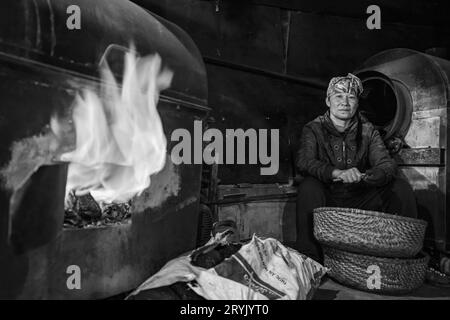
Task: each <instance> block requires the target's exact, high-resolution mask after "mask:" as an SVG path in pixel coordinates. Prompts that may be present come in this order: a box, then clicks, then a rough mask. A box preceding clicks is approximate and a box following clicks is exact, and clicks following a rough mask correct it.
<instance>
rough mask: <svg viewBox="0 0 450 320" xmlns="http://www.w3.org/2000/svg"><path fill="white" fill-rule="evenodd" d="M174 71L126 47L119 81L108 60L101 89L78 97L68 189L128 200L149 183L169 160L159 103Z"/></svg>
mask: <svg viewBox="0 0 450 320" xmlns="http://www.w3.org/2000/svg"><path fill="white" fill-rule="evenodd" d="M172 76H173V73H172V72H171V71H169V70H167V69H162V67H161V58H160V57H159V55H157V54H156V55H153V56H147V57H143V58H138V57H137V56H136V55H135V54H133V53H131V52H128V53H126V56H125V67H124V76H123V81H122V86H121V87H120V86H118V84H117V82H116V79H115V78H114V76H113V73H112V72H111V70H110V69H109V67H108V66H106V67H104V68H103V69H102V70H101V77H102V82H101V85H100V87H99V89H98V90H92V89H85V90H84V92H83V94H82V95H78V96H77V97H76V100H75V106H74V109H73V122H74V125H75V131H76V148H75V150H73V151H71V152H68V153H65V154H63V155H62V156H61V160H62V161H67V162H70V165H69V171H68V177H67V186H66V193H68V192H70V191H71V190H74V191H75V193H76V194H77V195H83V194H86V193H91V195H92V196H93V197H94V199H95V200H96V201H97V202H100V203H102V202H104V203H111V202H125V201H128V200H129V199H131V198H132V197H133V196H135V195H137V194H139V193H140V192H142V191H143V190H144V189H146V188H147V187H148V186H149V185H150V176H151V175H152V174H155V173H157V172H159V171H161V170H162V168H163V167H164V165H165V160H166V145H167V141H166V137H165V135H164V131H163V126H162V122H161V119H160V116H159V114H158V111H157V109H156V106H157V103H158V100H159V93H160V91H161V90H164V89H166V88H168V87H169V86H170V83H171V81H172Z"/></svg>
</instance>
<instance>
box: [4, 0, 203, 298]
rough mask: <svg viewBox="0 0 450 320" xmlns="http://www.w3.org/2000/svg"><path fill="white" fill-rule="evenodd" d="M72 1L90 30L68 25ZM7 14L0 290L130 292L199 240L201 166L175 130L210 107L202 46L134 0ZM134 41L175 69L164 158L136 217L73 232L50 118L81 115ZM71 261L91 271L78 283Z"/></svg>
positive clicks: (61, 4)
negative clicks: (175, 138)
mask: <svg viewBox="0 0 450 320" xmlns="http://www.w3.org/2000/svg"><path fill="white" fill-rule="evenodd" d="M72 5H77V6H78V7H79V8H80V14H81V29H74V30H71V29H69V28H68V27H67V25H66V22H67V19H68V18H69V16H70V14H68V13H67V8H68V7H70V6H72ZM0 21H2V22H3V23H2V24H1V25H0V96H1V97H2V104H1V105H0V298H3V299H5V298H7V299H12V298H19V299H49V298H50V299H80V298H82V299H87V298H97V299H98V298H105V297H108V296H111V295H115V294H119V293H122V292H126V291H129V290H131V289H133V288H135V287H136V286H137V285H139V284H140V283H141V282H142V281H143V280H145V279H146V278H148V277H149V276H150V275H151V274H152V273H154V272H156V271H157V270H158V269H159V268H160V267H161V266H162V265H163V264H164V263H166V262H167V261H168V260H170V259H171V258H174V257H175V256H177V255H179V254H181V253H183V252H186V251H188V250H190V249H193V248H194V247H195V246H196V233H197V227H198V225H197V223H198V208H199V192H200V179H201V165H184V164H181V165H175V164H173V163H172V162H171V159H170V151H171V148H172V147H173V145H174V144H175V143H174V142H171V141H170V136H171V133H172V131H173V130H175V129H178V128H183V129H186V130H188V131H190V132H192V131H193V124H194V120H196V119H203V118H205V117H206V114H207V112H208V110H209V109H208V107H207V79H206V71H205V67H204V64H203V61H202V58H201V56H200V54H199V52H198V49H197V48H196V47H195V45H194V44H193V42H192V40H191V39H190V38H189V37H188V36H187V35H186V33H184V32H183V31H182V30H181V29H179V28H178V27H177V26H175V25H173V24H171V23H169V22H167V21H165V20H164V19H162V18H160V17H157V16H155V15H152V14H151V13H149V12H148V11H146V10H144V9H142V8H140V7H139V6H137V5H135V4H133V3H131V2H129V1H126V0H95V1H91V0H4V1H1V2H0ZM131 43H134V45H135V47H136V51H137V53H138V54H140V55H141V56H144V55H148V54H153V53H158V54H159V55H160V56H161V58H162V62H163V64H164V65H165V66H167V67H169V68H170V69H171V70H172V71H173V72H174V78H173V82H172V86H171V88H170V90H166V91H163V92H162V93H161V96H160V100H159V104H158V111H159V113H160V115H161V120H162V123H163V128H164V133H165V134H166V138H167V141H168V145H167V152H168V155H167V160H166V165H165V167H164V168H163V170H162V171H161V172H159V173H158V174H155V175H153V176H152V183H151V185H150V187H149V188H148V189H146V190H145V191H144V192H143V193H142V194H141V195H140V196H138V197H136V198H135V199H133V204H132V207H133V209H132V218H131V223H130V224H123V225H117V226H108V227H100V228H90V229H70V230H69V229H63V218H64V207H63V202H64V194H65V192H64V189H65V183H66V177H67V176H66V170H67V163H59V162H55V160H54V159H55V156H56V155H58V154H60V152H61V151H62V150H54V149H52V147H51V144H52V143H51V140H52V132H51V130H50V127H51V126H50V121H51V119H52V116H53V115H55V114H57V115H58V116H60V117H62V118H64V117H71V110H72V107H73V102H74V99H75V97H76V95H77V93H79V92H80V90H82V89H84V88H86V87H89V88H96V87H98V86H99V85H100V82H101V80H100V78H99V66H100V65H102V63H103V61H105V60H106V61H107V62H108V63H109V64H110V65H111V67H112V68H114V69H113V71H114V72H115V73H116V75H118V76H121V71H122V70H121V69H120V66H121V58H122V60H123V50H127V49H128V47H129V45H130V44H131ZM68 123H70V121H68ZM72 127H73V125H72ZM65 133H66V132H65ZM65 133H64V134H65ZM67 135H68V136H67V137H66V136H64V138H63V140H64V141H66V142H67V143H63V145H64V147H63V148H66V149H67V148H68V149H71V148H74V145H73V142H74V140H73V139H71V137H72V138H73V128H72V130H68V131H67ZM53 136H54V134H53ZM65 139H66V140H65ZM70 266H78V267H79V268H80V271H81V288H79V289H76V290H71V289H70V288H69V287H68V286H67V279H68V277H69V276H70V274H68V273H67V271H68V270H69V271H70V269H69V267H70Z"/></svg>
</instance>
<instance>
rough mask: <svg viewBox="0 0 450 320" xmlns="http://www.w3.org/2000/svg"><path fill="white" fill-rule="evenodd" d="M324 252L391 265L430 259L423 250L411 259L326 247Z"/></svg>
mask: <svg viewBox="0 0 450 320" xmlns="http://www.w3.org/2000/svg"><path fill="white" fill-rule="evenodd" d="M324 251H331V252H333V251H335V252H337V253H338V254H343V255H346V256H350V257H352V258H355V259H371V260H377V261H380V262H385V263H391V264H392V263H396V264H410V263H411V262H416V263H419V262H425V261H428V260H429V259H430V255H429V254H428V253H426V252H425V251H423V250H421V251H420V252H419V253H417V255H416V257H412V258H397V257H391V258H389V257H379V256H373V255H368V254H361V253H355V252H350V251H346V250H342V249H338V248H334V247H331V246H327V245H324ZM324 253H325V252H324Z"/></svg>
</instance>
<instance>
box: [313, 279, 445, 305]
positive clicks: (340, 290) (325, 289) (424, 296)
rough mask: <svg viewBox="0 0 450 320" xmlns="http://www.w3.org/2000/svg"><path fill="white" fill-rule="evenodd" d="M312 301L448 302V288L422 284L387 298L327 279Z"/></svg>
mask: <svg viewBox="0 0 450 320" xmlns="http://www.w3.org/2000/svg"><path fill="white" fill-rule="evenodd" d="M313 300H450V288H441V287H434V286H431V285H429V284H424V285H423V286H422V287H420V288H419V289H417V290H416V291H414V292H411V293H409V294H406V295H402V296H387V295H381V294H375V293H369V292H364V291H359V290H356V289H352V288H349V287H346V286H343V285H341V284H339V283H337V282H335V281H333V280H331V279H329V278H327V279H326V280H324V282H323V283H322V285H321V286H320V287H319V288H318V289H317V291H316V294H315V295H314V299H313Z"/></svg>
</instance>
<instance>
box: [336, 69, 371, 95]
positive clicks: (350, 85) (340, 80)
mask: <svg viewBox="0 0 450 320" xmlns="http://www.w3.org/2000/svg"><path fill="white" fill-rule="evenodd" d="M363 90H364V89H363V85H362V82H361V80H360V79H359V78H358V77H357V76H355V75H353V74H351V73H349V74H347V76H345V77H334V78H332V79H331V80H330V83H329V84H328V89H327V98H328V97H330V96H331V95H333V94H336V93H353V94H354V95H356V96H357V97H359V96H360V95H361V93H362V92H363Z"/></svg>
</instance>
